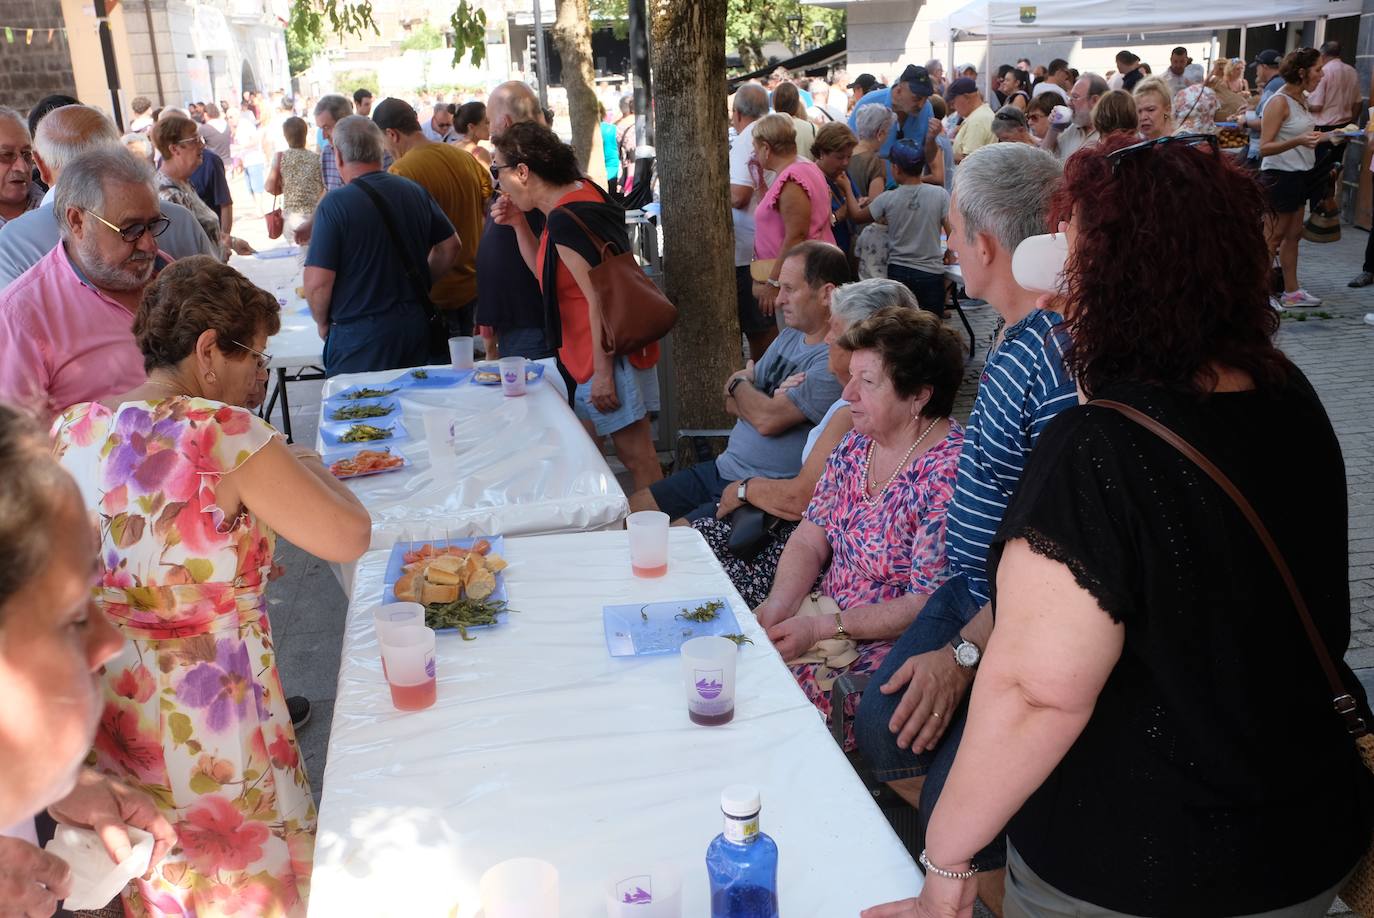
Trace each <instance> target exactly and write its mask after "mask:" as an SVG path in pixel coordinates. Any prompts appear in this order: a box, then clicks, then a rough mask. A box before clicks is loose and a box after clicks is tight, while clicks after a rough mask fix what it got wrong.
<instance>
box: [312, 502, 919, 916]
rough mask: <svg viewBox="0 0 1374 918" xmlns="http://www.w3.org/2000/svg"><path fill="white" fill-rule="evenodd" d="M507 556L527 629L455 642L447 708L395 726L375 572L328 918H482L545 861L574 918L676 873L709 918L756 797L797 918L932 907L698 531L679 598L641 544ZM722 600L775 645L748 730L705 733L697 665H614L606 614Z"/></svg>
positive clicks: (343, 694)
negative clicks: (737, 808)
mask: <svg viewBox="0 0 1374 918" xmlns="http://www.w3.org/2000/svg"><path fill="white" fill-rule="evenodd" d="M506 556H507V558H508V559H509V560H510V568H509V571H508V574H507V578H508V579H507V586H508V589H509V594H510V603H511V606H512V608H515V609H519V610H520V611H519V612H518V613H512V614H511V615H510V617H509V619H508V621H507V622H506V623H505V624H503V625H501V626H498V627H496V628H494V629H487V630H481V631H474V632H472V633H473V635H474V636H475V637H476V640H473V641H469V642H464V641H463V640H462V639H461V638H459V637H458V636H457V635H445V634H441V635H439V641H438V674H439V692H438V695H439V697H438V702H437V703H436V704H435V706H434V707H432V708H430V709H428V710H425V711H420V712H416V713H400V712H397V711H395V710H394V709H393V708H392V706H391V700H390V696H389V693H388V691H387V687H386V683H385V681H384V679H383V677H382V671H381V663H380V662H379V660H378V650H377V642H376V637H375V634H374V631H373V626H372V621H371V614H370V611H369V610H370V607H371V606H372V605H373V604H375V603H376V602H378V601H379V598H380V596H381V592H382V581H383V572H384V570H385V567H386V562H387V557H388V553H387V552H371V553H369V554H367V555H365V556H364V557H363V559H362V561H361V562H360V566H359V571H358V577H357V583H356V585H355V588H354V591H353V601H352V604H351V607H350V609H349V613H348V624H347V630H346V633H345V635H344V643H343V658H342V661H341V664H340V667H339V684H338V696H337V700H336V702H335V708H334V723H333V727H332V730H331V733H330V737H329V759H328V765H327V766H326V768H325V774H324V800H323V805H322V808H321V811H320V824H319V836H318V843H317V846H316V853H315V873H314V880H313V883H312V893H311V901H310V915H311V916H314V918H334V916H338V915H368V916H372V918H383V916H402V915H404V916H406V918H422V916H431V915H432V916H447V915H449V914H451V913H452V914H457V915H459V916H460V918H472V916H473V915H474V914H475V913H476V911H477V908H478V906H479V901H478V892H477V883H478V880H479V878H480V877H481V875H482V873H483V871H485V870H486V869H487V868H489V867H491V866H492V865H494V864H496V863H498V862H500V861H503V860H506V859H507V858H512V857H520V856H530V857H538V858H543V859H544V860H547V861H549V862H551V863H553V864H554V865H555V866H557V868H558V871H559V874H560V887H561V914H562V916H563V918H602V916H604V915H605V914H606V907H605V904H604V899H603V882H604V881H605V880H607V879H609V877H610V874H611V873H612V872H613V871H615V870H617V869H619V868H622V867H626V866H630V867H633V866H635V865H636V864H638V865H645V866H647V865H651V864H652V863H653V862H655V861H668V862H670V863H672V864H674V865H675V866H676V867H677V869H678V870H679V871H680V872H681V873H682V875H683V877H684V881H683V885H684V896H683V912H682V914H683V916H684V918H701V916H704V915H707V914H708V913H709V905H708V901H709V895H708V893H709V887H708V883H707V877H706V869H705V866H704V861H705V854H706V846H707V845H708V844H709V843H710V841H711V839H712V838H713V837H715V835H716V834H717V833H719V832H720V830H721V816H720V808H719V804H720V791H721V789H722V788H724V787H725V786H726V785H729V784H732V783H737V782H745V783H749V784H753V785H756V786H757V787H758V788H759V789H760V792H761V794H762V801H763V815H762V825H763V829H764V831H765V832H767V833H768V834H769V835H771V836H772V837H773V838H774V839H775V840H776V841H777V843H778V847H779V850H780V861H779V895H780V911H781V913H782V914H783V915H787V916H790V918H794V916H808V915H856V914H857V913H858V910H859V909H860V908H863V907H867V906H870V905H873V904H876V903H879V902H884V901H888V900H891V899H898V898H904V897H907V896H912V895H916V894H917V892H918V891H919V889H920V877H919V874H918V873H917V870H916V868H915V866H914V865H913V863H912V861H911V858H910V857H909V856H908V855H907V853H906V850H905V849H904V848H903V847H902V845H901V843H900V842H899V841H898V839H897V837H896V835H895V834H893V832H892V830H891V828H890V827H889V826H888V824H887V822H886V820H885V819H884V818H883V816H882V814H881V813H880V812H879V811H878V809H877V807H876V806H875V805H874V803H873V800H872V798H871V797H870V796H869V794H868V793H867V792H866V791H865V790H864V788H863V785H862V784H861V783H860V781H859V780H858V778H857V777H856V776H855V774H854V772H853V770H852V768H851V767H850V766H849V764H848V762H847V761H846V759H845V758H844V756H843V754H842V753H841V752H840V750H839V748H838V747H837V746H836V744H835V742H834V740H833V739H832V738H831V737H830V735H829V733H828V732H827V731H826V729H825V726H824V724H823V723H822V721H821V719H820V716H819V715H818V713H817V712H816V710H815V708H814V707H813V706H812V705H811V704H810V703H809V702H808V701H807V700H806V697H805V696H804V695H803V694H802V692H801V689H800V688H799V687H798V686H797V684H796V682H795V680H794V679H793V678H792V675H791V673H790V672H788V670H787V669H786V667H784V666H783V663H782V661H781V660H780V659H779V658H778V656H777V653H776V652H775V651H774V650H773V649H772V646H771V645H770V644H769V643H768V639H767V638H766V637H765V636H764V635H763V633H762V631H761V630H760V629H759V627H758V625H757V624H756V623H755V621H754V618H753V616H752V615H751V614H750V613H749V611H748V608H747V607H746V606H745V604H744V602H743V600H741V599H740V597H739V594H738V593H736V592H735V591H734V589H733V588H732V587H731V585H730V582H729V580H728V579H727V578H726V576H725V573H724V571H722V570H721V568H720V565H719V564H718V563H717V562H716V559H715V557H714V556H713V555H712V554H711V551H710V549H709V548H708V547H707V545H706V543H705V542H704V541H703V540H702V538H701V536H700V535H698V534H697V533H696V532H695V531H694V530H691V529H685V528H679V529H674V530H673V531H672V541H671V547H670V552H669V559H670V560H669V570H668V574H667V576H665V577H663V578H662V579H658V580H638V579H635V578H633V577H631V576H630V575H629V552H628V548H627V541H626V534H625V533H624V532H623V531H622V532H598V533H578V534H568V535H558V536H540V537H535V538H522V539H511V540H507V542H506ZM711 595H724V596H727V597H728V598H729V600H730V604H731V607H732V608H733V610H734V613H735V615H736V617H737V618H738V620H739V623H740V626H741V629H742V630H743V631H744V633H746V634H748V635H749V636H751V637H752V638H753V640H754V642H755V643H754V644H753V645H752V646H749V645H746V646H744V647H742V648H741V649H740V656H739V662H738V666H739V669H738V677H737V696H736V697H737V698H738V699H739V700H738V703H737V706H736V709H735V719H734V721H733V722H732V723H730V724H728V725H726V726H722V727H699V726H696V725H694V724H692V723H691V722H690V721H689V720H688V719H687V712H686V701H685V693H684V690H683V686H682V680H681V676H680V670H679V667H680V662H679V658H678V657H677V656H676V655H674V656H658V657H634V658H624V659H617V658H613V657H611V656H610V655H609V653H608V652H607V649H606V644H605V639H604V635H603V631H602V621H601V609H602V606H603V605H607V604H615V603H625V602H650V601H658V600H675V599H693V598H700V597H707V596H711ZM315 780H319V776H315ZM455 907H456V912H452V911H451V910H453V909H455ZM551 918H552V916H551Z"/></svg>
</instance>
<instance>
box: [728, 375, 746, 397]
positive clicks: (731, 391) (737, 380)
mask: <svg viewBox="0 0 1374 918" xmlns="http://www.w3.org/2000/svg"><path fill="white" fill-rule="evenodd" d="M742 382H744V377H743V376H736V377H735V378H734V379H732V380H730V385H728V386H726V387H725V394H726V395H734V394H735V387H736V386H738V385H739V384H740V383H742Z"/></svg>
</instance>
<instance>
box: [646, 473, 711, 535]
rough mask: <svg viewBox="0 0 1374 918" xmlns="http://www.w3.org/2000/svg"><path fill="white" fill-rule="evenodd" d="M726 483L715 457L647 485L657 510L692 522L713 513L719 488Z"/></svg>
mask: <svg viewBox="0 0 1374 918" xmlns="http://www.w3.org/2000/svg"><path fill="white" fill-rule="evenodd" d="M729 483H730V482H729V481H727V480H726V479H724V478H722V477H721V475H720V472H719V471H718V470H717V469H716V463H715V460H712V461H710V462H698V463H697V464H696V465H694V466H692V467H691V468H688V469H683V470H682V471H680V472H674V473H673V474H671V475H669V476H668V477H667V478H664V479H662V480H660V481H656V482H654V483H653V484H651V485H649V493H650V494H652V495H653V496H654V503H656V504H658V509H660V510H662V511H663V512H664V513H666V514H668V516H669V518H670V519H674V520H678V519H686V520H687V521H688V522H691V523H694V522H696V521H697V520H699V519H701V518H703V517H706V516H715V515H716V505H717V504H719V503H720V494H721V491H723V490H725V486H726V485H728V484H729Z"/></svg>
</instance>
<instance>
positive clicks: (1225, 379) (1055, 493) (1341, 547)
mask: <svg viewBox="0 0 1374 918" xmlns="http://www.w3.org/2000/svg"><path fill="white" fill-rule="evenodd" d="M1055 209H1056V211H1057V214H1058V216H1059V218H1060V219H1061V220H1062V221H1065V222H1063V223H1061V224H1060V226H1061V228H1063V229H1064V230H1065V231H1066V233H1067V236H1068V243H1069V256H1068V262H1067V265H1066V268H1065V272H1064V278H1065V294H1064V296H1065V316H1066V321H1065V326H1064V327H1065V328H1066V329H1067V331H1068V334H1069V336H1070V342H1069V348H1068V352H1067V356H1066V360H1065V363H1066V366H1068V368H1069V369H1070V371H1071V372H1072V373H1073V374H1074V375H1075V377H1076V379H1077V380H1078V383H1079V387H1080V389H1081V392H1082V398H1083V399H1084V400H1085V401H1087V404H1085V405H1080V406H1079V407H1075V408H1070V409H1068V410H1066V411H1064V412H1062V413H1061V414H1060V415H1058V416H1057V417H1056V418H1055V419H1054V420H1053V421H1051V422H1050V424H1049V426H1048V427H1047V428H1046V429H1045V431H1044V433H1043V434H1041V436H1040V440H1039V442H1038V443H1037V444H1036V447H1035V449H1034V451H1033V452H1032V453H1031V455H1030V461H1029V464H1028V465H1027V467H1026V471H1025V475H1024V476H1023V478H1022V482H1021V487H1020V489H1019V490H1018V491H1017V493H1016V495H1015V496H1014V497H1013V498H1012V502H1011V505H1010V506H1009V507H1008V509H1007V513H1006V516H1005V517H1004V518H1003V521H1002V525H1001V528H1000V529H999V530H998V532H997V535H996V537H995V539H994V541H993V543H992V547H991V550H990V552H989V556H988V568H989V574H990V575H992V580H993V582H995V584H996V591H995V595H994V597H993V603H994V608H995V612H996V616H997V626H996V628H995V630H994V631H993V633H992V639H991V642H990V643H989V645H988V648H987V651H986V652H985V654H984V656H983V659H982V662H981V663H980V665H979V674H978V678H977V679H976V681H975V682H974V687H973V696H972V703H971V708H970V711H969V715H968V721H967V726H966V728H965V732H964V735H963V740H962V744H961V746H960V748H959V753H958V757H957V758H956V759H955V762H954V767H953V770H952V772H951V774H950V776H949V780H948V783H947V784H946V785H945V788H944V792H943V794H942V795H941V797H940V801H939V804H938V805H937V806H936V808H935V810H934V813H933V814H932V816H931V821H930V825H929V829H928V831H927V834H926V845H927V849H926V851H925V852H924V853H923V855H922V861H923V862H928V864H931V865H938V869H932V868H930V867H928V869H927V873H926V879H925V887H924V890H923V891H922V893H921V898H920V899H919V900H908V901H906V902H903V903H893V904H891V905H886V906H881V907H879V908H875V909H870V910H868V911H867V912H865V913H864V914H865V915H866V916H869V918H878V916H886V918H890V916H908V915H910V916H917V915H919V916H932V915H941V916H943V915H950V916H952V915H955V914H960V913H962V914H968V911H969V910H970V909H971V907H972V905H973V899H974V894H975V883H974V878H973V872H972V870H971V868H970V866H969V865H970V858H972V857H973V855H974V853H975V852H977V851H978V850H979V849H980V848H982V847H983V846H984V845H985V844H987V842H988V841H989V840H991V839H992V838H993V837H994V836H995V835H996V834H997V833H998V832H999V831H1000V830H1001V829H1002V827H1003V826H1006V831H1007V838H1008V852H1007V858H1008V864H1007V868H1008V872H1007V879H1006V901H1005V906H1006V914H1007V915H1008V916H1025V915H1037V916H1041V915H1043V916H1066V915H1089V914H1090V915H1096V916H1108V915H1170V916H1206V915H1249V916H1255V915H1266V916H1279V915H1282V916H1284V918H1299V916H1301V918H1308V916H1310V918H1319V916H1322V915H1325V914H1326V910H1327V907H1328V906H1329V905H1330V903H1331V901H1332V900H1333V899H1334V898H1335V896H1336V893H1337V890H1338V889H1339V888H1340V887H1341V886H1342V885H1343V883H1344V881H1345V880H1346V878H1347V877H1349V876H1350V875H1351V873H1352V871H1353V870H1354V868H1355V865H1356V863H1357V862H1358V861H1359V859H1360V858H1361V856H1362V855H1363V854H1364V853H1365V851H1366V849H1367V848H1368V847H1369V839H1370V831H1371V827H1372V826H1374V778H1371V775H1370V773H1369V772H1368V771H1366V770H1365V768H1364V767H1363V766H1362V765H1361V763H1360V760H1359V757H1358V756H1357V754H1356V750H1355V745H1354V743H1353V742H1352V737H1351V735H1350V734H1349V733H1348V732H1347V729H1348V727H1350V726H1351V724H1350V722H1349V721H1348V720H1347V719H1345V718H1343V717H1342V716H1341V715H1340V714H1338V713H1337V711H1336V710H1333V706H1332V691H1331V689H1329V688H1328V682H1327V680H1326V679H1325V678H1324V677H1323V674H1322V668H1321V666H1320V665H1319V664H1318V659H1317V654H1316V653H1315V652H1314V648H1313V645H1312V644H1310V643H1309V641H1308V638H1307V635H1306V633H1305V631H1304V627H1303V624H1302V622H1301V620H1300V618H1299V615H1298V612H1297V611H1296V609H1295V606H1294V604H1293V603H1292V602H1291V601H1290V599H1289V592H1288V590H1287V589H1286V588H1285V586H1284V582H1283V580H1282V579H1281V576H1280V574H1279V572H1278V569H1277V565H1275V564H1274V563H1273V562H1272V561H1271V559H1270V556H1269V555H1268V554H1267V553H1266V551H1265V549H1264V548H1263V547H1262V545H1261V543H1260V541H1259V539H1257V538H1256V536H1255V534H1254V532H1253V531H1252V529H1251V526H1250V524H1249V523H1248V522H1247V521H1246V519H1245V517H1244V516H1242V514H1241V513H1240V511H1239V510H1238V509H1237V506H1236V504H1235V503H1234V502H1233V501H1232V499H1231V498H1230V497H1229V496H1228V495H1227V494H1226V492H1224V491H1223V490H1222V489H1221V488H1219V487H1218V486H1217V485H1216V484H1215V483H1214V482H1213V480H1212V479H1211V478H1209V477H1208V475H1207V474H1205V473H1204V472H1203V471H1202V470H1201V469H1200V468H1199V467H1198V466H1196V465H1194V463H1193V462H1192V461H1190V460H1189V459H1188V458H1186V457H1185V456H1184V455H1183V454H1182V453H1181V452H1179V451H1176V450H1175V448H1174V447H1173V446H1171V445H1170V444H1169V443H1168V442H1166V441H1165V440H1164V439H1162V438H1161V437H1159V436H1158V435H1156V434H1155V433H1153V432H1151V431H1150V430H1149V429H1147V428H1146V427H1144V426H1142V425H1141V424H1139V423H1138V422H1136V421H1134V420H1132V419H1131V418H1130V417H1129V416H1128V415H1127V414H1123V413H1121V412H1119V411H1117V410H1114V409H1113V408H1112V407H1108V406H1106V405H1103V404H1101V403H1099V402H1098V401H1097V400H1111V401H1114V402H1118V403H1124V404H1125V405H1127V406H1129V407H1130V408H1134V409H1135V410H1137V411H1139V412H1143V413H1144V414H1145V415H1148V416H1149V417H1150V418H1152V419H1154V421H1156V422H1158V423H1160V424H1163V425H1165V426H1166V427H1169V428H1172V429H1173V431H1175V432H1176V433H1177V434H1178V435H1179V436H1181V437H1182V438H1183V439H1185V440H1187V441H1189V442H1190V443H1191V444H1192V445H1193V446H1194V447H1195V448H1196V449H1197V450H1199V451H1200V452H1201V453H1202V454H1203V455H1204V456H1206V457H1208V458H1209V459H1210V460H1211V461H1212V462H1213V463H1215V464H1216V465H1217V466H1218V467H1220V469H1221V470H1222V471H1223V472H1224V473H1225V475H1226V476H1227V477H1229V478H1230V479H1231V481H1232V482H1234V483H1235V485H1236V486H1237V488H1238V489H1239V491H1240V492H1241V493H1242V494H1244V495H1245V497H1246V498H1247V499H1248V500H1249V501H1250V502H1251V503H1252V504H1253V506H1254V507H1255V508H1256V511H1257V513H1258V515H1259V517H1260V518H1261V519H1262V520H1263V521H1264V523H1265V525H1266V526H1267V528H1268V529H1269V531H1270V533H1272V535H1273V537H1274V540H1275V541H1276V542H1277V544H1278V546H1279V548H1280V550H1281V551H1282V552H1283V554H1284V555H1285V556H1286V558H1287V563H1288V565H1289V566H1290V567H1291V569H1292V572H1293V575H1294V577H1295V579H1296V582H1297V585H1298V587H1299V589H1300V591H1301V593H1302V594H1303V596H1304V597H1305V599H1306V603H1307V605H1308V608H1309V609H1310V612H1311V617H1312V619H1313V620H1314V622H1315V627H1316V630H1317V632H1318V634H1319V635H1320V638H1319V639H1320V641H1321V643H1322V644H1323V645H1324V647H1325V650H1326V652H1327V653H1328V654H1329V655H1330V657H1331V658H1332V659H1333V660H1336V661H1340V660H1341V659H1342V658H1343V656H1344V654H1345V650H1346V646H1347V644H1348V643H1349V637H1350V603H1349V587H1348V580H1347V570H1346V562H1347V542H1346V538H1347V537H1346V490H1345V487H1346V486H1345V467H1344V463H1343V461H1342V458H1341V451H1340V446H1339V444H1338V443H1337V441H1336V436H1335V434H1334V432H1333V431H1332V428H1331V423H1330V421H1329V420H1328V419H1327V416H1326V412H1325V411H1324V410H1323V408H1322V405H1321V402H1320V401H1319V400H1318V398H1317V396H1316V393H1315V392H1314V391H1313V390H1312V387H1311V385H1310V384H1309V383H1308V381H1307V380H1306V379H1305V378H1304V377H1303V374H1302V373H1301V371H1299V370H1298V369H1297V367H1295V366H1294V365H1293V364H1292V363H1290V362H1289V361H1288V359H1287V358H1286V357H1284V355H1283V354H1282V353H1281V352H1280V351H1279V350H1278V349H1276V348H1275V347H1274V344H1273V340H1272V336H1273V334H1274V332H1275V330H1276V328H1277V326H1278V321H1277V318H1278V317H1277V316H1276V315H1275V313H1274V312H1273V310H1272V309H1270V308H1269V305H1268V302H1267V298H1268V291H1267V285H1266V268H1267V261H1268V256H1267V249H1266V246H1265V241H1264V237H1263V235H1262V233H1261V229H1260V225H1261V216H1262V214H1263V210H1264V208H1263V200H1262V195H1261V193H1260V190H1259V188H1258V186H1257V185H1256V183H1255V182H1254V181H1253V179H1251V178H1250V177H1249V176H1248V175H1247V174H1246V173H1244V172H1243V171H1242V170H1241V169H1240V167H1238V166H1236V165H1233V164H1232V163H1231V162H1230V161H1229V160H1228V158H1226V157H1224V156H1222V155H1221V154H1220V152H1219V150H1218V149H1217V146H1216V143H1215V141H1214V140H1213V139H1211V138H1200V137H1197V136H1194V137H1192V138H1188V137H1167V138H1163V139H1161V140H1157V141H1154V142H1145V143H1137V144H1132V143H1130V141H1129V140H1128V139H1126V138H1122V137H1116V138H1107V139H1106V140H1104V142H1103V143H1102V144H1101V145H1100V146H1096V147H1089V148H1085V149H1084V150H1082V151H1080V152H1079V153H1078V155H1077V156H1074V157H1073V158H1072V159H1070V160H1069V161H1068V162H1067V163H1066V164H1065V169H1064V182H1063V185H1062V187H1061V189H1060V190H1059V192H1058V193H1057V196H1056V208H1055ZM1184 212H1187V213H1190V214H1191V215H1192V218H1191V219H1189V220H1186V221H1182V222H1180V221H1178V220H1177V219H1176V216H1177V215H1178V214H1180V213H1184ZM1217 226H1228V227H1231V231H1230V232H1228V233H1227V234H1226V235H1225V237H1224V238H1223V237H1222V236H1219V235H1218V234H1216V232H1215V229H1214V228H1215V227H1217ZM1294 444H1297V445H1298V446H1299V447H1300V448H1301V449H1302V451H1303V455H1304V461H1305V464H1306V465H1307V466H1308V467H1309V468H1310V469H1311V473H1312V474H1310V475H1308V476H1306V478H1305V480H1304V482H1303V486H1302V490H1301V494H1300V495H1295V493H1294V491H1293V488H1292V485H1291V483H1290V482H1287V481H1285V480H1283V479H1282V478H1281V477H1280V476H1276V475H1275V474H1274V469H1275V468H1277V467H1278V464H1279V457H1280V456H1282V455H1284V454H1285V453H1286V452H1287V451H1290V450H1291V449H1293V447H1294ZM1295 497H1297V498H1299V499H1295ZM1337 666H1338V676H1339V678H1340V680H1341V681H1342V682H1343V685H1344V689H1345V691H1348V692H1349V693H1351V695H1353V696H1354V699H1355V702H1356V704H1357V705H1358V711H1359V713H1360V714H1362V716H1363V717H1364V718H1365V722H1366V723H1368V722H1369V717H1370V715H1369V710H1368V705H1367V704H1366V702H1365V700H1364V693H1363V691H1362V690H1361V689H1360V685H1359V683H1358V682H1357V681H1356V680H1355V679H1354V677H1353V675H1352V673H1351V672H1350V670H1349V668H1348V667H1345V666H1344V665H1341V664H1337ZM1280 749H1282V750H1284V751H1282V752H1280V751H1279V750H1280Z"/></svg>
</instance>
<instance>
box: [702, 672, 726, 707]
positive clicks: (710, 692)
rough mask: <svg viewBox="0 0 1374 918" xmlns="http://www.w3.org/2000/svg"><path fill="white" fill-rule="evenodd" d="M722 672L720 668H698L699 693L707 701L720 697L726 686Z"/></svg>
mask: <svg viewBox="0 0 1374 918" xmlns="http://www.w3.org/2000/svg"><path fill="white" fill-rule="evenodd" d="M722 672H723V671H722V670H719V669H698V670H696V677H697V681H696V686H697V694H698V695H700V696H701V697H702V698H705V699H706V700H707V701H714V700H716V699H717V698H719V697H720V693H721V690H722V689H724V688H725V683H724V682H723V681H722V680H721V674H722Z"/></svg>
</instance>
